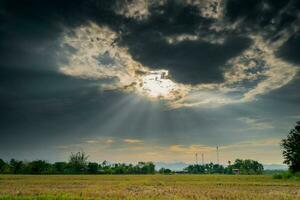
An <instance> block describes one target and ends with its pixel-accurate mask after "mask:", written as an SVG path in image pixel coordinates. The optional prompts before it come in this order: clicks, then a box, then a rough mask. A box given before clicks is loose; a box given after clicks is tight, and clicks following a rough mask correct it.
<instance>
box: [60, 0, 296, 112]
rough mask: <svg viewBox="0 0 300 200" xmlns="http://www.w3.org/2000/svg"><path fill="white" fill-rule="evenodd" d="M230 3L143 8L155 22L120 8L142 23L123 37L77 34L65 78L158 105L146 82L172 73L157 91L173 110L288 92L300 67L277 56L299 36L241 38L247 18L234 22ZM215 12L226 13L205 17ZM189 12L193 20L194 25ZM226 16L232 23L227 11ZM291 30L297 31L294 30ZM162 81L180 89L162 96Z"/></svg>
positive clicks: (103, 30) (67, 41) (68, 39)
mask: <svg viewBox="0 0 300 200" xmlns="http://www.w3.org/2000/svg"><path fill="white" fill-rule="evenodd" d="M230 4H232V2H230V1H229V2H228V5H227V6H225V7H223V6H222V5H224V4H223V3H218V1H215V2H214V3H212V4H209V3H206V4H193V3H192V4H189V3H187V2H182V3H178V2H177V3H171V2H162V3H157V2H156V3H153V4H144V3H139V4H138V5H137V6H138V7H142V8H143V9H146V10H147V11H146V10H145V11H143V13H147V15H145V16H144V15H143V14H141V15H143V16H144V17H146V18H147V19H144V18H143V17H141V18H140V17H137V16H132V15H127V16H126V13H128V12H129V10H130V9H131V7H130V6H129V7H126V5H127V4H120V5H119V9H121V10H119V11H117V12H119V14H120V15H122V16H123V17H125V18H133V19H135V20H138V21H139V22H138V23H137V22H135V21H132V23H126V22H125V21H124V24H123V25H124V29H123V30H122V31H116V30H115V29H114V27H113V28H112V27H111V26H109V25H99V24H96V23H94V22H90V23H88V24H87V25H83V26H80V27H77V28H76V29H69V30H68V31H66V33H65V34H64V36H63V37H62V45H63V46H68V47H71V49H74V50H72V51H67V52H66V54H67V60H68V63H66V64H62V65H61V66H60V71H61V72H62V73H64V74H67V75H70V76H75V77H81V78H83V79H92V80H103V79H105V80H106V81H107V83H102V84H99V88H100V89H101V90H119V91H123V92H132V93H135V94H138V95H141V96H145V97H148V98H150V99H152V100H155V98H153V90H152V89H149V87H148V86H147V87H146V84H147V83H145V80H146V79H147V77H150V76H151V74H153V73H159V72H161V71H166V72H167V74H168V76H167V77H164V78H160V80H158V81H157V82H153V83H151V87H150V88H158V90H159V91H162V90H164V91H166V94H163V95H161V94H162V93H160V94H159V95H155V96H156V99H159V100H163V101H164V103H165V104H166V105H167V106H169V107H170V108H180V107H202V106H211V107H215V106H222V105H227V104H235V103H244V102H252V101H255V100H256V99H257V97H258V96H261V95H265V94H267V93H269V92H271V91H273V90H276V89H279V88H282V87H283V86H285V85H287V84H288V83H290V82H291V81H292V80H294V79H295V77H296V75H297V74H298V72H299V68H298V66H296V65H294V64H292V63H289V62H287V61H286V60H284V59H282V58H281V57H278V56H277V51H278V49H280V48H281V47H282V45H283V44H285V42H286V41H288V39H289V38H290V36H291V35H292V34H293V33H294V32H295V31H296V30H297V29H295V30H293V31H289V30H287V29H283V30H282V31H281V32H276V34H275V33H274V35H273V36H274V37H275V36H276V37H277V39H276V41H272V40H274V37H270V39H267V38H266V37H265V36H264V35H265V33H266V34H269V32H270V30H271V28H267V29H266V30H264V29H262V30H256V31H255V32H254V31H253V32H251V31H247V32H244V33H243V32H240V31H241V30H242V29H243V27H242V26H241V25H240V24H238V23H237V24H235V25H233V24H232V23H233V21H235V22H234V23H236V21H238V18H239V17H238V16H240V15H239V14H237V15H236V17H233V18H232V17H230V16H229V15H230V14H229V12H233V11H232V9H231V8H230V7H232V6H233V5H230ZM246 4H247V3H246ZM262 6H267V5H262ZM277 6H279V7H280V5H277ZM207 7H210V8H213V9H212V10H214V11H216V9H217V11H216V12H217V13H219V14H217V15H213V14H211V15H210V14H208V15H207V14H204V15H203V13H202V12H201V10H202V11H203V9H204V8H205V9H207ZM154 8H157V10H155V9H154ZM170 8H174V9H175V10H170ZM122 9H123V10H122ZM124 9H125V10H124ZM128 9H129V10H128ZM132 9H133V8H132ZM226 9H227V11H226ZM126 10H127V11H126ZM133 10H134V9H133ZM133 10H132V11H133ZM159 10H160V11H161V12H159ZM208 10H209V9H208ZM175 11H176V12H175ZM183 11H186V12H185V14H187V15H189V16H190V17H192V19H193V20H192V21H191V22H190V23H187V21H186V17H187V16H185V14H184V13H183ZM225 11H226V17H225V18H224V16H223V14H222V15H221V14H220V12H225ZM130 12H131V11H130ZM208 12H211V11H208ZM132 13H136V14H137V15H140V14H139V13H137V12H132ZM201 13H202V14H201ZM137 18H138V19H137ZM142 18H143V19H142ZM181 18H182V21H180V20H179V19H181ZM228 18H230V20H229V21H228ZM241 18H242V17H241ZM167 19H168V20H169V21H168V20H167ZM170 21H174V23H173V22H172V23H171V22H170ZM253 23H254V21H253ZM168 24H169V26H167V25H168ZM251 24H252V22H251ZM156 25H157V26H156ZM186 26H188V28H187V27H186ZM139 27H144V28H143V29H140V28H139ZM165 27H168V29H165ZM288 27H295V26H294V24H293V23H290V24H289V26H288ZM186 28H187V29H186ZM170 31H171V32H170ZM207 66H210V67H207ZM162 81H165V82H169V83H172V89H170V90H169V89H168V90H165V89H162V88H163V86H162V85H163V84H160V82H162ZM155 90H156V89H155ZM155 93H157V92H155Z"/></svg>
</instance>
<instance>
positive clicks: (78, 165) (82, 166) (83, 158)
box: [69, 152, 89, 173]
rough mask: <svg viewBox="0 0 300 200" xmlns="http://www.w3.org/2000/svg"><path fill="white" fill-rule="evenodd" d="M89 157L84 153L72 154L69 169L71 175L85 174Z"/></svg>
mask: <svg viewBox="0 0 300 200" xmlns="http://www.w3.org/2000/svg"><path fill="white" fill-rule="evenodd" d="M88 157H89V156H87V155H86V154H85V153H84V152H77V153H71V156H70V160H69V167H70V172H71V173H84V172H86V170H87V159H88Z"/></svg>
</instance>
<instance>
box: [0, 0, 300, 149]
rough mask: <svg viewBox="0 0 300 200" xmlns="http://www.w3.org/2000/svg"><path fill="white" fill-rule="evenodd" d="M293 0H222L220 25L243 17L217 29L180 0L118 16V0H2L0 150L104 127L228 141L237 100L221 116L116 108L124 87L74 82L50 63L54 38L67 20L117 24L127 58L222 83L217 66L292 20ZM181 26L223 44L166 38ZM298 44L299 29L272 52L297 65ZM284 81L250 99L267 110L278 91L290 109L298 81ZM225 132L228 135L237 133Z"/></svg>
mask: <svg viewBox="0 0 300 200" xmlns="http://www.w3.org/2000/svg"><path fill="white" fill-rule="evenodd" d="M298 2H299V1H296V0H294V1H253V0H252V1H250V0H239V1H233V0H228V1H226V2H225V14H226V16H225V18H226V20H228V21H229V24H228V25H232V24H233V23H235V22H237V21H239V20H242V22H243V23H241V25H240V26H238V27H237V29H236V30H231V32H230V31H227V32H225V31H220V32H216V31H213V30H211V29H210V27H211V26H212V25H214V24H215V23H216V19H212V18H205V17H203V16H202V15H200V10H199V8H198V7H197V6H193V5H188V4H186V3H184V2H183V1H167V3H166V4H163V5H158V4H153V5H151V6H150V8H149V12H150V15H149V16H148V17H147V18H146V19H144V20H137V19H133V18H127V17H125V16H122V15H120V14H116V12H115V8H116V7H118V6H119V7H122V6H124V4H125V3H126V1H112V0H102V1H96V0H85V1H83V0H70V1H66V0H65V1H62V0H52V1H40V0H24V1H16V0H7V1H1V2H0V38H1V40H0V60H1V64H0V111H1V112H0V121H1V123H0V137H1V139H0V150H1V148H2V149H6V150H7V149H12V150H15V149H28V148H29V147H30V148H35V147H36V148H43V146H45V144H47V145H51V144H58V143H59V142H60V141H64V143H68V142H69V143H72V142H74V140H75V141H76V139H77V138H82V137H86V136H89V135H92V134H94V135H97V134H98V135H99V134H100V135H101V134H104V133H105V134H112V135H113V136H116V137H118V136H124V137H125V136H130V137H133V138H135V137H143V136H144V135H146V136H149V138H151V137H153V138H154V137H156V138H160V137H162V136H163V137H164V138H168V139H167V140H168V142H170V143H171V142H173V139H174V138H175V139H176V137H178V140H184V139H185V138H188V137H190V141H192V142H193V138H195V137H199V136H203V138H205V140H207V143H209V142H211V141H209V140H211V138H210V137H206V136H208V135H207V133H211V135H212V137H213V139H219V142H220V143H221V142H222V141H221V140H222V139H224V140H225V139H226V140H228V142H230V141H229V140H231V137H228V135H226V134H224V130H222V127H224V126H226V128H227V130H226V131H227V133H230V132H231V128H232V127H231V125H232V124H233V122H232V121H234V118H235V117H237V116H240V113H241V112H242V111H240V110H242V109H244V108H240V110H239V111H238V112H237V113H234V114H231V113H230V112H228V113H230V114H228V115H226V114H224V115H222V114H221V116H219V117H217V118H216V119H213V120H210V119H209V118H208V116H209V117H211V118H213V117H215V116H217V114H216V113H217V112H218V111H216V110H215V111H211V110H208V111H205V112H203V110H201V113H204V114H203V115H201V113H198V112H196V111H191V110H189V109H186V110H184V111H182V112H183V113H182V112H181V110H168V111H162V109H161V108H153V110H150V111H149V110H147V109H148V108H149V107H150V106H149V105H148V104H147V103H149V102H147V103H145V102H143V106H142V105H140V106H141V108H140V107H138V106H137V105H132V107H128V106H127V104H124V105H122V106H120V108H119V107H117V106H116V104H117V103H118V100H119V99H122V98H124V96H126V95H127V94H120V93H117V92H105V93H104V92H103V93H101V92H99V88H98V86H99V85H100V84H102V83H103V82H107V81H110V80H103V81H94V80H81V79H77V78H71V77H69V76H65V75H62V74H60V73H59V72H58V71H57V67H58V63H59V62H66V61H65V58H64V55H63V54H61V50H62V49H61V48H68V47H61V46H60V42H59V37H60V35H61V33H62V31H63V30H64V28H66V27H70V28H73V27H74V28H75V27H77V26H79V25H82V24H85V23H87V22H88V21H94V22H96V23H98V24H101V25H107V26H109V27H110V28H111V29H112V30H114V31H115V32H117V33H118V34H119V38H118V39H117V41H116V43H117V44H118V45H123V46H125V47H128V48H129V52H130V53H131V54H132V56H133V58H134V59H135V60H137V61H140V62H141V63H142V64H145V65H147V66H149V67H150V68H153V69H157V68H164V69H168V70H169V71H170V73H171V76H173V78H174V79H175V80H177V81H179V82H182V83H192V84H195V83H211V82H220V81H222V80H223V76H222V73H223V71H222V70H223V69H222V66H223V65H224V64H225V63H226V62H227V61H228V60H229V59H231V58H233V57H235V56H237V55H238V54H239V53H241V52H242V51H243V50H245V49H246V48H247V47H249V45H250V44H251V41H250V39H248V38H247V36H248V33H249V32H259V31H265V32H267V33H268V35H272V36H273V35H275V33H277V32H278V31H279V30H285V29H288V27H289V26H290V25H291V24H292V23H294V22H295V21H296V20H299V19H298V18H297V13H298V11H299V7H300V6H299V3H298ZM263 3H265V4H263ZM287 6H288V7H287ZM286 7H287V9H286ZM274 20H275V21H274ZM269 25H270V26H269ZM265 27H272V28H274V29H272V28H267V29H264V28H265ZM272 30H273V32H272ZM180 34H190V35H198V36H199V35H200V36H204V37H206V36H211V35H213V36H216V37H221V38H223V39H224V43H209V42H206V41H202V40H195V41H181V42H176V43H168V42H167V41H166V37H172V36H177V35H180ZM200 39H201V38H200ZM275 39H276V38H275ZM70 50H71V51H72V49H70ZM298 50H299V37H297V36H293V37H292V38H290V40H288V41H287V42H286V44H284V45H283V47H282V48H281V49H280V50H279V53H278V55H279V56H280V57H282V58H284V59H286V60H288V61H290V62H293V63H296V64H299V56H298V55H297V52H298ZM99 62H101V64H104V65H107V66H108V67H109V65H110V64H112V63H113V59H112V58H111V57H110V56H109V55H106V54H103V55H100V56H99ZM292 84H294V85H290V86H289V87H288V88H287V89H286V90H281V92H280V91H279V92H278V93H273V96H272V95H270V96H267V97H266V99H264V104H262V105H254V106H253V107H257V106H261V110H262V111H261V112H263V111H264V108H266V107H268V109H269V110H270V111H269V112H270V113H272V112H271V111H273V110H276V109H277V108H284V106H285V105H283V104H282V103H281V104H279V103H278V104H275V103H272V101H271V100H270V99H274V98H276V99H281V100H282V101H287V102H290V103H291V104H292V105H294V106H290V107H289V110H293V108H298V107H299V106H295V105H296V103H297V102H298V100H299V99H300V97H299V95H297V94H296V91H297V89H299V88H298V86H299V82H296V83H294V82H293V83H292ZM289 88H290V89H289ZM268 98H269V99H268ZM131 101H133V100H132V99H131ZM151 105H152V104H151ZM110 107H113V108H114V107H117V108H118V109H115V110H113V111H112V113H108V114H107V115H104V114H103V112H104V111H105V110H106V109H107V108H110ZM122 109H124V112H123V115H124V116H123V117H124V119H123V120H124V121H123V122H122V123H121V122H120V123H117V122H118V121H117V120H115V121H114V119H115V118H116V119H118V117H119V115H120V110H122ZM143 109H144V110H143ZM228 110H230V109H228ZM228 110H227V111H228ZM294 110H295V109H294ZM151 112H152V114H153V113H155V112H156V115H154V116H149V113H151ZM225 112H226V111H225ZM225 112H224V113H225ZM294 112H295V113H293V114H295V115H296V114H297V113H296V111H294ZM128 113H129V114H130V115H129V114H128ZM209 113H210V114H209ZM221 113H222V111H221ZM226 113H227V112H226ZM286 114H288V113H286ZM270 115H271V114H270ZM278 115H280V113H278ZM114 117H115V118H114ZM185 119H186V120H185ZM224 119H227V120H228V121H226V120H224ZM184 120H185V121H184ZM133 121H136V124H134V123H133ZM108 123H112V126H113V127H115V130H113V131H112V132H111V133H110V132H96V131H97V130H99V126H103V127H104V128H103V129H104V131H105V125H106V124H108ZM100 130H101V129H100ZM199 130H200V131H199ZM215 130H217V131H215ZM199 132H200V133H199ZM182 133H185V134H186V135H185V134H182ZM219 134H220V135H219ZM222 134H223V135H222ZM231 134H232V137H234V138H235V139H236V140H240V139H241V138H238V137H236V136H235V135H234V134H233V133H231ZM250 136H251V135H250V134H249V137H250ZM171 138H172V139H171Z"/></svg>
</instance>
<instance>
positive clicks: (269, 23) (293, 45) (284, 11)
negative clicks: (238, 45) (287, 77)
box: [225, 0, 300, 64]
mask: <svg viewBox="0 0 300 200" xmlns="http://www.w3.org/2000/svg"><path fill="white" fill-rule="evenodd" d="M299 12H300V1H298V0H286V1H273V0H264V1H260V0H245V1H239V0H227V1H226V4H225V16H226V18H227V19H228V20H229V21H230V22H231V23H234V22H240V23H239V26H238V27H237V30H236V31H237V32H244V33H245V32H248V33H256V34H257V33H258V34H261V35H263V36H264V37H265V39H266V40H270V41H271V42H275V41H277V40H280V39H282V37H283V36H282V34H283V35H284V34H285V33H287V34H286V35H288V36H289V38H287V41H286V42H285V43H284V44H283V45H282V47H280V48H279V50H278V56H279V57H281V58H283V59H284V60H286V61H289V62H291V63H294V64H299V56H298V54H297V51H299V49H300V42H299V41H300V40H299V34H300V32H299V30H296V31H295V28H297V27H299V25H300V20H299V17H300V16H299ZM285 37H286V36H285Z"/></svg>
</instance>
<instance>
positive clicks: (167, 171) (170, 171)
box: [158, 168, 172, 174]
mask: <svg viewBox="0 0 300 200" xmlns="http://www.w3.org/2000/svg"><path fill="white" fill-rule="evenodd" d="M158 172H159V173H160V174H172V170H170V169H166V168H160V170H159V171H158Z"/></svg>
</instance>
